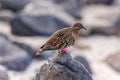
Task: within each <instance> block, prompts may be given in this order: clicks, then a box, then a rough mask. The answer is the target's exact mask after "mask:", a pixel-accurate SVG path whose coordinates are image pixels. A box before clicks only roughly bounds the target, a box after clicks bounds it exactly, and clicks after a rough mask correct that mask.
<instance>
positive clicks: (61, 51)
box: [59, 48, 69, 54]
mask: <svg viewBox="0 0 120 80" xmlns="http://www.w3.org/2000/svg"><path fill="white" fill-rule="evenodd" d="M59 53H66V54H68V53H69V52H68V50H67V49H66V48H63V49H61V50H60V51H59Z"/></svg>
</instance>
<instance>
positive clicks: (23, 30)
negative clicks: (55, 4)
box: [10, 9, 74, 36]
mask: <svg viewBox="0 0 120 80" xmlns="http://www.w3.org/2000/svg"><path fill="white" fill-rule="evenodd" d="M34 10H36V9H33V10H31V12H32V13H31V12H27V13H26V12H24V11H23V12H21V13H20V14H18V15H17V16H16V17H15V18H14V19H12V20H11V21H10V24H11V27H12V33H13V34H15V35H20V36H34V35H51V34H52V33H53V32H55V31H56V30H58V29H61V28H63V27H66V26H70V23H71V22H73V21H74V20H73V19H72V18H70V17H69V16H67V14H65V13H64V12H63V11H57V12H56V13H53V12H52V10H51V9H50V10H51V11H49V13H48V12H47V10H46V11H43V10H42V9H39V10H36V11H34ZM36 12H37V13H36ZM38 12H40V13H38ZM59 15H61V16H59ZM64 15H66V17H65V16H64Z"/></svg>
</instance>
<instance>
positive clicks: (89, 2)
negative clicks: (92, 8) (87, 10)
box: [87, 0, 114, 5]
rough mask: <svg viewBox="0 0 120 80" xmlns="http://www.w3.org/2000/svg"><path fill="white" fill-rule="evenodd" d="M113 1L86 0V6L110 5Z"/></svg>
mask: <svg viewBox="0 0 120 80" xmlns="http://www.w3.org/2000/svg"><path fill="white" fill-rule="evenodd" d="M113 2H114V0H87V3H88V4H106V5H111V4H112V3H113Z"/></svg>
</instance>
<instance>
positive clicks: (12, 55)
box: [0, 34, 32, 71]
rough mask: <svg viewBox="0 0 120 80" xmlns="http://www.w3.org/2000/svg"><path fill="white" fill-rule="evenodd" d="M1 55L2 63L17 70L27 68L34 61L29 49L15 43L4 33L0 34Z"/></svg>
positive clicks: (0, 63)
mask: <svg viewBox="0 0 120 80" xmlns="http://www.w3.org/2000/svg"><path fill="white" fill-rule="evenodd" d="M0 57H1V59H0V65H3V66H5V67H6V68H8V69H11V70H16V71H23V70H25V69H26V68H27V66H28V65H29V64H30V63H31V61H32V57H31V56H30V55H29V54H28V52H27V51H25V50H24V49H22V48H20V47H19V46H17V45H15V44H13V43H12V42H11V41H10V40H9V39H8V38H7V37H6V36H4V35H3V34H0Z"/></svg>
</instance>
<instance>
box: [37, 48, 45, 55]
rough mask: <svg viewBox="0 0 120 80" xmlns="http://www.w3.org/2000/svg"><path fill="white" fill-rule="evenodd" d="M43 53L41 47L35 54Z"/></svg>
mask: <svg viewBox="0 0 120 80" xmlns="http://www.w3.org/2000/svg"><path fill="white" fill-rule="evenodd" d="M42 53H43V49H40V50H39V51H37V52H36V54H35V55H41V54H42Z"/></svg>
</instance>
